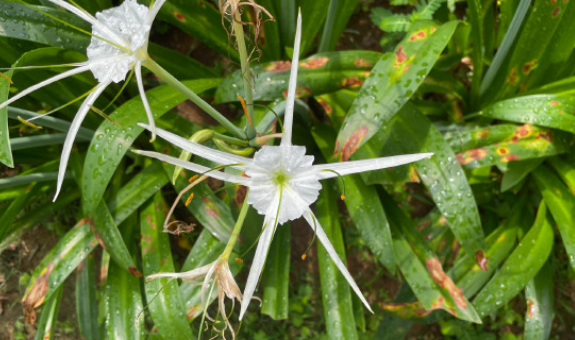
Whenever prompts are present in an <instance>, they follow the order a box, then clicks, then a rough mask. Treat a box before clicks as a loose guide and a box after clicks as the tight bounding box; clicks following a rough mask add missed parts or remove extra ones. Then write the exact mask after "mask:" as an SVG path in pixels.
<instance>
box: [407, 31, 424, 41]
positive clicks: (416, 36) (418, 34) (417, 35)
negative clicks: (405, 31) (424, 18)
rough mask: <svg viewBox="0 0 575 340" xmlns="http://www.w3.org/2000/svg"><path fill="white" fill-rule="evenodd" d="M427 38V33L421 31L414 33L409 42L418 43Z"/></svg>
mask: <svg viewBox="0 0 575 340" xmlns="http://www.w3.org/2000/svg"><path fill="white" fill-rule="evenodd" d="M426 36H427V33H425V32H424V31H419V32H415V33H413V34H412V35H411V36H410V37H409V40H411V41H416V40H420V39H425V37H426Z"/></svg>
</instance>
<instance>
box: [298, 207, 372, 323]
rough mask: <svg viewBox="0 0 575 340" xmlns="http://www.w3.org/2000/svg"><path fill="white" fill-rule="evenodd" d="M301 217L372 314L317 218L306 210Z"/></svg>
mask: <svg viewBox="0 0 575 340" xmlns="http://www.w3.org/2000/svg"><path fill="white" fill-rule="evenodd" d="M303 217H304V218H305V219H306V221H307V223H309V225H310V227H311V228H312V229H315V235H316V236H317V238H318V239H319V241H320V242H321V244H322V245H323V247H324V248H325V250H326V251H327V253H328V254H329V256H330V257H331V259H332V260H333V263H335V265H336V266H337V268H338V269H339V271H340V272H341V274H342V275H343V277H345V279H346V280H347V282H348V283H349V285H350V286H351V288H352V289H353V291H354V292H355V293H356V294H357V296H358V297H359V299H360V300H361V302H363V304H364V305H365V307H367V309H369V311H370V312H372V313H373V310H371V307H370V306H369V303H368V302H367V300H366V299H365V298H364V297H363V294H362V293H361V290H359V287H358V286H357V284H356V283H355V281H354V280H353V277H351V275H350V274H349V272H348V271H347V268H346V267H345V265H344V264H343V262H342V261H341V259H340V258H339V255H337V252H336V251H335V249H334V248H333V246H332V245H331V242H329V239H328V238H327V235H326V234H325V231H323V228H322V227H321V225H320V224H319V221H318V220H317V218H316V217H315V216H314V214H313V213H312V212H311V210H308V211H307V212H306V213H304V214H303Z"/></svg>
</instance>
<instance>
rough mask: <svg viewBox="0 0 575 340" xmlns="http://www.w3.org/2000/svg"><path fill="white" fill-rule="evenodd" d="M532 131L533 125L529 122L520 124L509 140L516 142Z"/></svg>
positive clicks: (529, 134)
mask: <svg viewBox="0 0 575 340" xmlns="http://www.w3.org/2000/svg"><path fill="white" fill-rule="evenodd" d="M532 132H533V126H532V125H531V124H524V125H521V126H520V127H518V128H517V130H515V132H514V133H513V137H512V138H511V141H512V142H513V143H517V142H518V141H519V140H520V139H524V138H527V137H529V136H531V133H532Z"/></svg>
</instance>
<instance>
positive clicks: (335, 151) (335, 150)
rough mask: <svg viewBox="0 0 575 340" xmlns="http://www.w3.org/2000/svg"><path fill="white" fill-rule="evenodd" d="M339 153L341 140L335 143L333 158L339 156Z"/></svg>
mask: <svg viewBox="0 0 575 340" xmlns="http://www.w3.org/2000/svg"><path fill="white" fill-rule="evenodd" d="M338 152H339V139H338V140H336V141H335V148H334V149H333V155H332V156H333V157H336V156H337V153H338Z"/></svg>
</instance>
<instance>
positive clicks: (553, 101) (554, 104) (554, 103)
mask: <svg viewBox="0 0 575 340" xmlns="http://www.w3.org/2000/svg"><path fill="white" fill-rule="evenodd" d="M549 105H551V106H554V107H557V106H560V105H561V103H559V102H558V101H556V100H552V101H550V102H549Z"/></svg>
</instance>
